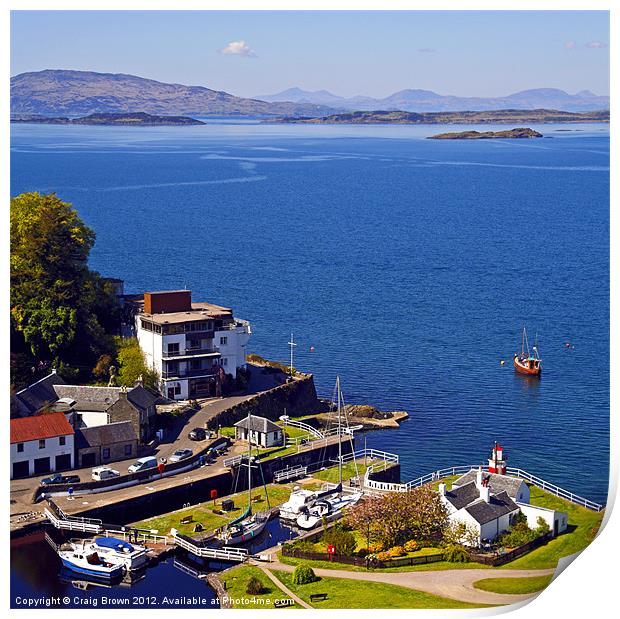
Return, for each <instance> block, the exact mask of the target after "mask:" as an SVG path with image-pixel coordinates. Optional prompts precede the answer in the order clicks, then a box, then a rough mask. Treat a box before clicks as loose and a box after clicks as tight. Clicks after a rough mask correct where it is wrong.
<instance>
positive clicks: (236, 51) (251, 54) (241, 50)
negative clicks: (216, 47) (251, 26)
mask: <svg viewBox="0 0 620 619" xmlns="http://www.w3.org/2000/svg"><path fill="white" fill-rule="evenodd" d="M220 54H226V55H228V56H246V57H247V58H256V52H255V51H254V50H253V49H252V48H251V47H250V46H249V45H248V44H247V43H246V42H245V41H231V42H230V43H229V44H228V45H227V46H226V47H224V48H223V49H221V50H220Z"/></svg>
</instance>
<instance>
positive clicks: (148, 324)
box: [140, 320, 153, 331]
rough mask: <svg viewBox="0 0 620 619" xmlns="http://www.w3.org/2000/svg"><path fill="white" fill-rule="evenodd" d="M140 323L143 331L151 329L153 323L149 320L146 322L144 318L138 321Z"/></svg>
mask: <svg viewBox="0 0 620 619" xmlns="http://www.w3.org/2000/svg"><path fill="white" fill-rule="evenodd" d="M140 322H141V323H142V328H143V329H144V330H145V331H152V330H153V324H152V323H150V322H147V321H146V320H141V321H140Z"/></svg>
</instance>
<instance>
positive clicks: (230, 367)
mask: <svg viewBox="0 0 620 619" xmlns="http://www.w3.org/2000/svg"><path fill="white" fill-rule="evenodd" d="M136 334H137V337H138V342H139V343H140V348H141V349H142V351H143V352H144V355H145V357H146V362H147V365H148V366H149V367H151V368H153V369H154V370H155V371H156V372H157V373H158V374H159V376H160V378H161V384H160V390H161V392H162V393H163V395H164V396H166V397H167V398H170V399H173V400H186V399H192V398H201V397H210V396H216V395H220V393H221V391H220V389H221V382H222V380H223V378H224V375H225V374H230V375H232V377H233V378H236V376H237V370H238V368H242V367H245V363H246V361H245V357H246V346H247V343H248V341H249V339H250V335H251V334H252V330H251V328H250V323H249V322H248V321H247V320H241V319H239V318H235V317H234V316H233V311H232V310H231V309H229V308H226V307H221V306H219V305H214V304H212V303H196V302H192V293H191V291H190V290H172V291H163V292H146V293H145V294H144V301H143V306H142V308H141V311H139V312H138V313H137V314H136Z"/></svg>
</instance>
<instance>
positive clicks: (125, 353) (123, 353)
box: [114, 337, 159, 389]
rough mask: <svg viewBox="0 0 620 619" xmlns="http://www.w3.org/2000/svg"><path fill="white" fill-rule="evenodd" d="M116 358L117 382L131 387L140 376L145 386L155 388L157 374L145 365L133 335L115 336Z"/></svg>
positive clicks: (142, 354)
mask: <svg viewBox="0 0 620 619" xmlns="http://www.w3.org/2000/svg"><path fill="white" fill-rule="evenodd" d="M114 341H115V343H116V346H117V355H116V356H117V359H118V366H119V368H118V383H119V385H126V386H127V387H133V386H134V384H135V383H136V381H137V380H138V379H139V378H140V376H142V380H143V382H144V385H145V386H146V387H152V388H154V389H157V385H158V382H159V376H158V374H157V372H156V371H155V370H153V369H151V368H149V367H148V366H147V365H146V359H145V358H144V353H143V352H142V349H141V348H140V344H138V340H137V339H136V338H135V337H131V338H121V337H117V338H115V340H114Z"/></svg>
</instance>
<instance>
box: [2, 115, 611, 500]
mask: <svg viewBox="0 0 620 619" xmlns="http://www.w3.org/2000/svg"><path fill="white" fill-rule="evenodd" d="M467 128H470V127H467ZM489 128H491V129H492V127H488V126H487V127H485V129H489ZM503 128H505V127H503ZM533 128H535V129H538V130H539V131H541V132H542V133H543V134H544V135H545V137H544V138H542V139H537V140H484V141H467V140H465V141H434V140H426V139H424V138H425V137H426V136H428V135H430V134H433V133H436V132H439V131H444V130H446V131H447V130H458V129H459V127H454V128H452V127H450V128H444V127H441V128H438V127H432V126H430V127H421V126H418V127H412V126H390V127H356V126H301V125H300V126H295V125H283V126H280V125H261V124H253V123H238V124H226V123H219V124H218V123H210V124H207V125H204V126H197V127H179V128H176V127H175V128H172V127H168V128H120V127H62V126H34V125H13V127H12V136H11V137H12V162H11V173H12V185H11V193H12V195H15V194H18V193H20V192H23V191H42V192H49V191H55V192H56V193H57V194H58V195H59V196H60V197H61V198H62V199H64V200H67V201H70V202H72V203H73V204H74V206H75V207H76V208H77V209H78V211H79V213H80V215H81V216H82V217H83V218H84V219H85V220H86V222H87V223H88V224H89V225H90V226H92V227H93V228H94V230H95V232H96V234H97V243H96V245H95V248H94V250H93V252H92V255H91V263H92V266H93V268H95V269H97V270H98V271H100V272H101V273H102V274H103V275H106V276H114V277H120V278H122V279H124V280H125V284H126V290H127V291H128V292H142V291H144V290H149V289H167V288H182V287H187V288H190V289H191V290H192V291H193V294H194V298H195V299H197V300H209V301H213V302H215V303H219V304H223V305H226V306H231V307H233V308H234V309H235V312H236V314H237V315H238V316H240V317H243V318H247V319H249V320H250V321H251V323H252V327H253V331H254V334H253V336H252V340H251V346H250V348H251V350H252V351H253V352H257V353H259V354H261V355H263V356H265V357H268V358H272V359H279V360H282V361H286V360H287V359H288V354H289V352H288V346H287V342H288V340H289V337H290V333H291V332H294V334H295V339H296V341H297V342H298V343H299V345H298V347H297V348H296V360H295V364H296V365H297V366H298V367H300V368H301V369H303V370H307V371H311V372H313V373H314V375H315V380H316V384H317V388H318V390H319V392H320V393H321V394H324V395H327V394H331V391H332V387H333V384H334V381H335V377H336V374H340V376H341V377H342V381H343V389H344V393H345V397H346V399H347V401H349V402H355V403H371V404H374V405H375V406H377V407H379V408H381V409H384V410H406V411H408V412H409V414H410V419H409V420H408V421H407V422H405V423H404V424H403V425H402V427H401V428H400V429H399V430H389V431H382V432H374V433H370V434H368V435H367V436H366V440H367V442H368V445H369V446H373V447H376V448H380V449H386V450H389V451H396V452H398V453H400V454H401V463H402V473H403V479H404V480H407V479H410V478H412V477H415V476H418V475H421V474H424V473H427V472H429V471H432V470H436V469H439V468H443V467H447V466H452V465H459V464H471V463H477V462H481V461H482V460H483V459H484V458H486V457H488V452H489V450H490V447H491V445H492V443H493V441H494V440H498V441H500V442H501V443H502V444H503V445H504V447H505V449H506V452H507V454H508V464H509V465H511V466H518V467H521V468H524V469H526V470H528V471H530V472H532V473H534V474H537V475H539V476H541V477H544V478H546V479H548V480H549V481H551V482H554V483H556V484H559V485H561V486H563V487H566V488H568V489H569V490H572V491H574V492H576V493H579V494H582V495H584V496H586V497H588V498H591V499H593V500H596V501H599V502H603V501H605V499H606V495H607V484H608V465H609V132H608V128H607V126H604V125H575V126H570V125H557V126H556V125H543V126H534V127H533ZM567 129H568V130H569V131H566V130H567ZM523 324H525V325H527V327H528V332H529V334H530V337H531V339H532V340H533V339H534V336H535V334H536V333H537V334H538V344H539V349H540V352H541V355H542V357H543V367H544V370H543V376H542V377H541V378H540V380H532V379H527V378H523V377H521V376H518V375H515V373H514V371H513V368H512V354H513V353H514V352H515V351H517V350H518V349H520V345H521V329H522V326H523ZM566 342H571V343H572V346H573V347H566V345H565V344H566ZM311 347H313V348H314V350H313V351H311ZM501 360H505V362H506V364H505V365H503V366H502V365H500V361H501ZM360 440H361V441H363V440H364V438H361V439H360Z"/></svg>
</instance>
